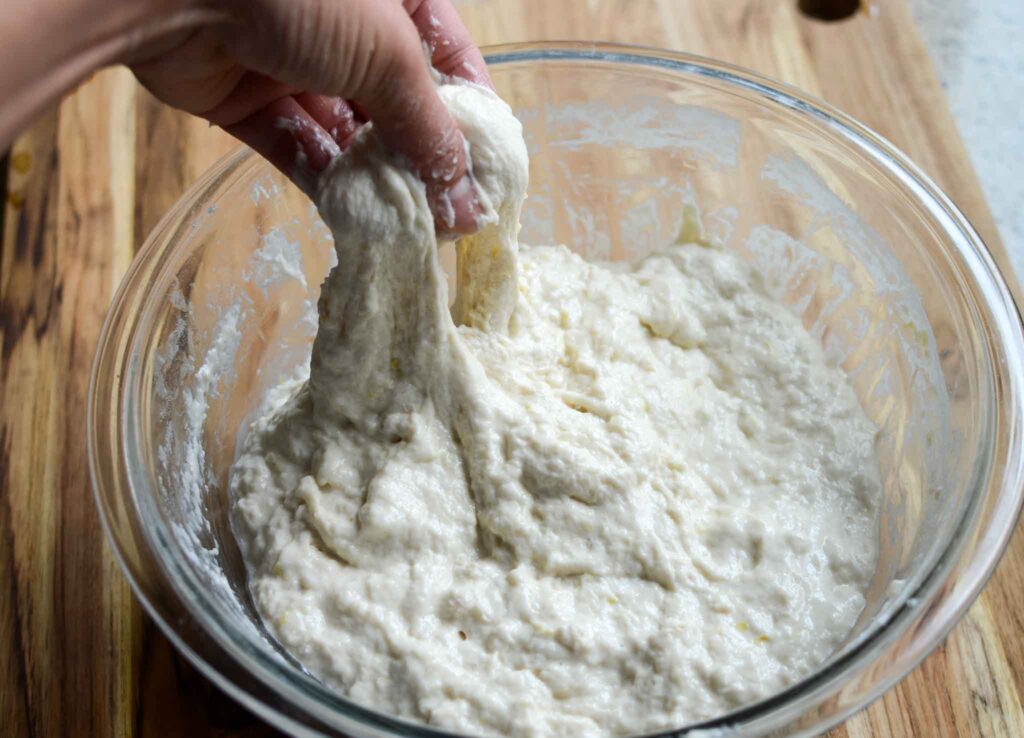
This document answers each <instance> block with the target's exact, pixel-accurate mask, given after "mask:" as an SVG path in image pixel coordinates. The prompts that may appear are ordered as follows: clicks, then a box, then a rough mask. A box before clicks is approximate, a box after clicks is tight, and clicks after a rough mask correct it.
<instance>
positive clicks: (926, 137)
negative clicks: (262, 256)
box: [0, 0, 1024, 738]
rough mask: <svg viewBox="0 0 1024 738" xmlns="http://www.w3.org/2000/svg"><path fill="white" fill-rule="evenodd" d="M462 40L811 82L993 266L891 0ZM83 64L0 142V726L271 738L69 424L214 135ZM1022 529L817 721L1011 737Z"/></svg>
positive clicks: (225, 145) (545, 18)
mask: <svg viewBox="0 0 1024 738" xmlns="http://www.w3.org/2000/svg"><path fill="white" fill-rule="evenodd" d="M463 15H464V17H465V18H466V20H467V23H468V25H469V26H470V27H471V29H472V30H473V31H474V33H475V34H476V37H477V39H478V40H479V41H480V42H481V43H496V42H502V41H518V40H531V39H532V40H536V39H541V38H549V39H556V38H577V39H587V38H589V39H606V40H617V41H625V42H635V43H646V44H650V45H656V46H664V47H669V48H676V49H685V50H689V51H693V52H696V53H700V54H706V55H708V56H714V57H719V58H722V59H726V60H729V61H732V62H735V63H737V64H741V65H744V66H747V67H750V68H753V69H756V70H759V71H761V72H763V73H765V74H768V75H771V76H774V77H777V78H781V79H783V80H785V81H787V82H790V83H792V84H794V85H797V86H799V87H801V88H803V89H805V90H808V91H810V92H812V93H814V94H816V95H819V96H821V97H822V98H824V99H826V100H828V101H829V102H831V103H833V104H835V105H836V106H838V107H839V108H841V109H843V110H845V111H847V112H849V113H851V114H853V115H854V116H855V117H857V118H859V119H860V120H862V121H864V122H865V123H867V124H868V125H869V126H871V127H872V128H874V129H875V130H877V131H879V132H880V133H882V134H883V135H884V136H886V137H887V138H889V139H890V140H891V141H893V142H894V143H895V144H896V145H897V146H899V147H900V148H902V149H903V150H904V151H905V152H907V153H908V154H910V156H911V158H913V159H914V160H915V161H916V162H917V163H918V164H919V165H921V166H922V167H923V168H924V169H925V170H926V171H927V172H928V173H929V174H931V176H932V177H934V178H935V179H936V180H937V181H938V182H939V184H940V185H941V186H942V187H944V188H945V189H946V191H947V192H948V193H949V194H950V195H952V197H953V199H954V200H955V201H956V202H957V203H958V204H959V205H960V207H961V208H962V209H963V210H964V211H965V212H966V213H967V215H968V216H969V217H970V218H971V220H972V221H973V223H974V224H975V226H976V227H977V229H978V231H979V232H980V233H981V235H982V236H983V238H984V239H985V240H986V241H987V243H988V244H989V246H990V247H991V248H992V250H993V252H994V254H995V256H996V258H997V260H998V261H999V262H1000V264H1002V265H1004V267H1006V268H1007V269H1008V267H1007V266H1006V265H1007V264H1008V262H1007V260H1006V257H1005V253H1004V251H1003V248H1002V246H1001V245H1000V242H999V238H998V236H997V233H996V231H995V227H994V225H993V222H992V218H991V216H990V215H989V212H988V209H987V208H986V205H985V203H984V201H983V199H982V197H981V194H980V191H979V188H978V184H977V182H976V180H975V177H974V174H973V172H972V170H971V167H970V165H969V163H968V160H967V157H966V155H965V153H964V150H963V147H962V145H961V143H960V141H959V139H958V137H957V135H956V132H955V129H954V126H953V123H952V121H951V119H950V116H949V114H948V112H947V111H946V108H945V104H944V101H943V99H942V93H941V89H940V87H939V85H938V83H937V82H936V80H935V78H934V74H933V71H932V68H931V65H930V63H929V61H928V58H927V56H926V53H925V50H924V49H923V47H922V45H921V42H920V40H919V39H918V37H917V35H916V34H915V32H914V31H913V29H912V27H911V21H910V17H909V14H908V12H907V10H906V8H905V7H904V5H903V0H878V2H876V3H875V4H874V6H873V10H872V12H867V11H862V12H860V13H858V14H857V15H856V16H854V17H853V18H851V19H848V20H845V21H841V22H837V23H834V24H823V23H820V22H817V21H812V20H808V19H806V18H804V17H802V16H801V15H800V13H799V12H798V10H797V2H796V0H691V1H689V2H686V1H684V0H586V1H584V0H577V1H570V2H556V1H555V0H522V1H521V2H516V1H515V0H504V2H500V3H495V2H487V1H486V0H474V1H473V2H469V3H465V4H464V7H463ZM232 145H233V144H232V143H231V141H230V140H229V139H228V138H227V137H226V136H224V135H223V134H222V133H220V132H218V131H216V130H212V129H210V128H209V127H208V126H207V125H206V124H205V123H202V122H200V121H196V120H191V119H189V118H187V117H185V116H182V115H179V114H177V113H174V112H171V111H169V110H167V109H165V108H162V107H160V106H159V105H158V104H156V103H155V102H154V101H153V100H152V99H151V98H150V97H149V96H148V95H147V94H146V93H144V92H142V91H140V90H139V89H138V87H137V86H136V85H135V83H134V82H133V80H132V78H131V76H130V74H128V73H127V72H126V71H124V70H112V71H108V72H104V73H102V74H99V75H97V76H95V77H94V78H93V79H91V80H89V81H88V82H87V83H86V84H85V85H83V86H82V87H81V88H80V89H79V90H78V91H77V92H75V93H74V94H73V95H70V96H69V97H68V98H67V99H66V100H65V101H64V102H63V103H62V104H61V105H60V106H59V108H58V109H55V110H53V111H51V112H50V113H48V114H47V115H45V116H44V117H43V118H42V119H41V120H40V121H38V123H37V124H36V125H35V126H33V128H32V129H31V130H30V131H28V132H27V133H26V134H25V135H24V136H23V137H22V138H21V139H19V141H18V142H17V143H16V144H15V146H14V148H13V150H12V153H11V156H10V158H9V162H10V164H9V172H8V182H7V192H6V203H5V216H6V217H5V218H4V228H3V241H2V244H0V319H2V324H0V345H2V354H0V362H2V363H0V735H4V736H6V735H17V736H20V735H34V736H57V735H76V736H79V735H83V736H84V735H97V736H100V735H102V736H106V735H154V736H177V735H181V736H204V735H206V736H224V737H227V736H242V735H245V736H259V735H272V734H274V733H273V731H272V730H270V729H269V728H267V727H265V726H263V725H262V724H261V723H260V722H259V721H258V720H256V719H255V718H253V717H252V716H250V715H249V714H248V713H246V712H245V711H244V710H242V709H241V708H239V707H237V706H235V705H234V704H233V703H232V702H231V701H230V700H229V699H228V698H226V697H224V696H222V695H221V694H220V693H219V692H218V691H217V690H216V689H215V688H213V687H211V686H210V685H209V684H208V683H207V682H205V680H203V679H202V678H201V677H200V676H199V675H198V674H197V673H196V672H195V670H194V669H192V668H191V667H190V666H188V665H187V663H185V662H184V660H183V659H181V658H180V657H178V656H177V654H175V653H174V651H173V650H172V649H171V647H170V646H169V645H168V643H167V642H166V641H165V640H164V639H163V637H162V636H161V635H160V634H159V633H158V632H157V630H156V629H155V627H154V626H153V625H152V624H151V623H150V622H149V621H148V620H147V619H146V618H145V617H144V616H143V615H142V614H141V613H140V609H139V606H138V605H137V604H136V603H135V602H134V601H133V599H132V596H131V593H130V591H129V589H128V586H127V584H126V583H125V581H124V579H122V577H121V576H120V574H119V572H118V569H117V566H116V563H115V561H114V559H113V556H112V554H111V552H110V550H109V548H108V547H107V546H106V544H105V542H104V540H103V534H102V531H101V530H100V528H99V523H98V520H97V515H96V512H95V510H94V507H93V501H92V497H91V493H90V489H89V481H88V473H87V469H86V457H85V438H84V422H83V417H84V407H85V390H86V382H87V376H88V369H89V365H90V361H91V358H92V353H93V348H94V345H95V341H96V337H97V334H98V331H99V328H100V325H101V322H102V320H103V315H104V311H105V309H106V306H107V304H108V301H109V299H110V296H111V294H112V291H113V290H114V288H115V286H116V284H117V282H118V279H119V278H120V276H121V275H122V273H123V272H124V270H125V268H126V267H127V265H128V263H129V260H130V259H131V256H132V253H133V251H134V249H135V248H137V247H138V245H139V244H140V243H141V242H142V240H143V239H144V237H145V236H146V234H147V233H148V232H149V230H150V229H151V228H152V227H153V226H154V225H155V223H156V221H157V219H158V218H159V217H160V216H161V214H162V213H163V212H164V211H165V210H166V209H167V208H168V207H169V206H170V205H171V203H172V202H173V201H174V200H175V199H176V198H177V197H178V196H179V195H180V194H181V193H182V192H183V191H184V189H185V188H186V187H187V186H188V185H189V183H191V182H192V181H194V180H195V178H196V177H197V176H198V174H199V173H200V172H201V171H202V170H203V169H205V168H206V167H207V166H208V165H209V164H211V163H213V162H214V161H215V160H216V159H217V158H218V157H219V156H220V155H221V154H222V153H224V152H225V151H227V150H229V149H230V148H231V147H232ZM1022 618H1024V538H1022V537H1021V536H1019V535H1018V536H1016V537H1015V538H1014V540H1013V542H1012V544H1011V547H1010V550H1009V551H1008V553H1007V555H1006V558H1005V559H1004V561H1003V563H1002V564H1001V565H1000V567H999V569H998V571H997V573H996V575H995V577H994V578H993V580H992V582H991V583H990V584H989V586H988V588H987V589H986V590H985V593H984V594H983V595H982V597H981V598H980V599H979V601H978V602H977V603H976V604H975V605H974V607H973V608H972V609H971V611H970V613H969V614H968V615H967V617H966V618H965V619H964V621H963V622H962V623H961V624H960V625H959V626H958V627H957V629H956V630H955V631H954V633H953V635H952V636H951V637H950V638H949V639H948V641H947V642H946V643H945V644H944V646H943V647H942V648H941V649H939V650H938V651H937V652H936V653H935V654H933V655H932V656H931V657H930V658H929V659H928V660H927V661H926V662H925V663H924V664H923V665H922V666H921V667H920V668H918V669H917V670H916V671H915V672H913V673H912V674H911V675H910V676H909V677H908V678H907V679H905V680H904V681H903V682H901V683H900V685H899V686H898V687H897V688H895V689H894V690H892V691H890V692H889V693H888V694H887V695H886V696H885V697H884V698H883V699H882V700H880V701H878V702H876V703H875V704H874V705H873V706H872V707H871V708H870V709H868V710H866V711H864V712H862V713H860V714H859V715H856V716H855V717H854V718H852V719H851V720H850V721H848V722H847V723H846V724H845V725H844V726H842V727H840V728H838V729H836V730H835V731H834V733H833V734H832V735H834V736H837V737H838V736H849V737H850V738H859V737H862V736H927V737H929V738H930V737H931V736H947V735H949V736H953V735H958V736H1021V735H1024V711H1022V708H1021V702H1022V699H1021V695H1022V688H1024V638H1022V635H1024V633H1022Z"/></svg>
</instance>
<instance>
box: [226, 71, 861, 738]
mask: <svg viewBox="0 0 1024 738" xmlns="http://www.w3.org/2000/svg"><path fill="white" fill-rule="evenodd" d="M441 92H442V96H443V97H444V99H445V101H446V102H447V103H448V105H449V107H450V108H451V109H452V111H453V113H454V114H455V116H456V118H457V120H459V121H460V124H461V125H462V127H463V129H464V132H465V134H466V138H467V140H468V142H469V144H470V151H471V155H472V162H473V172H474V176H475V179H476V182H477V184H478V186H479V188H480V198H481V200H482V202H483V204H484V206H485V210H486V211H487V217H486V220H487V222H488V225H487V226H486V227H485V228H484V230H483V231H482V232H481V233H480V234H479V235H478V236H476V237H474V238H472V239H468V240H466V241H464V242H462V243H461V244H460V246H459V251H460V253H459V256H460V265H459V289H458V294H457V301H456V304H455V308H454V309H453V310H452V311H450V310H449V308H448V299H447V291H446V288H445V277H444V273H443V270H442V269H441V266H440V264H439V261H438V252H437V243H436V239H435V236H434V225H433V218H432V216H431V213H430V209H429V207H428V205H427V201H426V196H425V192H424V187H423V185H422V184H421V183H420V182H419V181H418V180H417V179H416V178H415V177H413V176H412V175H411V174H410V173H408V172H407V171H406V170H405V169H404V168H403V167H402V166H401V164H400V163H399V162H397V161H395V160H394V159H393V158H392V157H391V156H390V155H389V154H388V153H387V152H385V151H384V150H382V148H381V147H380V146H379V145H378V143H377V141H376V139H375V137H374V136H373V134H372V131H370V132H368V133H364V134H361V135H360V136H359V137H358V140H357V141H356V143H355V144H354V146H353V148H352V149H351V150H350V151H349V152H348V153H347V154H346V155H345V156H343V157H341V158H340V159H339V160H338V161H337V162H336V163H335V165H333V169H332V170H331V171H330V173H329V175H328V176H327V177H326V178H325V185H324V187H323V189H322V190H321V192H320V194H319V197H318V203H319V207H320V211H321V213H322V215H323V218H324V220H325V222H326V223H327V224H328V225H329V226H330V227H331V229H332V231H333V233H334V236H335V241H336V247H337V251H338V262H339V264H338V267H337V268H336V269H335V270H334V271H333V272H332V273H331V275H330V276H329V277H328V279H327V282H326V283H325V285H324V288H323V293H322V298H321V303H320V328H319V333H318V336H317V339H316V343H315V347H314V352H313V360H312V367H311V373H310V378H309V381H308V383H304V384H302V385H301V386H298V387H296V388H295V389H294V391H293V392H292V394H291V395H290V398H289V399H288V400H287V402H285V403H284V404H283V405H282V406H281V407H280V408H278V409H277V410H276V411H275V412H273V413H271V414H270V415H269V416H267V417H265V418H263V419H261V420H260V421H259V422H258V423H257V424H256V425H255V427H254V429H253V431H252V433H251V435H250V436H249V438H248V441H247V443H246V446H245V448H244V451H243V453H242V455H241V456H240V458H239V459H238V461H237V463H236V466H235V469H234V474H233V485H234V490H235V494H236V495H237V506H236V520H235V522H236V528H237V532H238V536H239V539H240V541H241V544H242V548H243V552H244V554H245V557H246V560H247V562H248V564H249V567H250V575H251V577H250V581H251V587H252V592H253V595H254V598H255V601H256V604H257V606H258V608H259V610H260V612H261V613H262V614H263V616H264V618H265V620H266V622H267V624H268V626H269V627H270V629H271V630H272V632H273V633H274V634H275V635H276V636H277V638H278V639H279V640H280V642H281V643H282V644H283V645H284V647H285V648H287V649H288V650H289V651H290V652H291V653H292V654H293V655H294V656H295V658H296V659H297V660H298V661H300V662H301V663H302V664H303V665H305V666H306V667H307V668H308V669H309V670H310V671H311V672H313V673H314V674H316V675H317V676H319V677H320V678H322V679H323V680H324V681H325V682H326V683H328V684H330V685H333V686H335V687H336V688H337V689H338V690H340V691H341V692H342V693H344V694H345V695H347V696H349V697H351V698H352V699H353V700H355V701H357V702H359V703H361V704H363V705H367V706H370V707H373V708H375V709H378V710H380V711H383V712H386V713H390V714H393V715H398V716H401V717H405V718H410V719H414V720H419V721H424V722H427V723H431V724H434V725H437V726H442V727H446V728H451V729H454V730H457V731H459V732H465V733H485V734H494V735H510V736H599V735H619V734H629V733H640V732H644V731H651V730H655V729H658V728H669V727H676V726H679V725H682V724H684V723H687V722H690V721H694V720H699V719H704V718H709V717H712V716H715V715H717V714H721V713H723V712H726V711H728V710H730V709H732V708H735V707H738V706H740V705H742V704H745V703H749V702H751V701H753V700H756V699H758V698H761V697H765V696H767V695H769V694H771V693H772V692H775V691H777V690H779V689H781V688H783V687H785V686H787V685H789V684H791V683H793V682H794V681H795V680H797V679H799V678H801V677H803V676H806V675H808V674H809V673H810V672H811V671H813V670H814V669H815V668H816V667H817V666H819V665H820V664H821V663H822V662H823V661H824V660H825V659H826V658H827V657H828V656H829V655H830V653H832V652H833V650H834V649H835V648H836V646H837V645H838V644H839V643H840V642H841V641H842V640H843V638H844V637H845V635H846V634H847V633H848V632H849V630H850V628H851V626H852V624H853V623H854V621H855V619H856V618H857V615H858V614H859V612H860V610H861V609H862V607H863V604H864V598H863V594H862V593H863V592H864V590H865V589H866V586H867V583H868V580H869V578H870V576H871V574H872V572H873V568H874V565H875V560H876V556H877V548H876V539H877V532H876V526H877V523H876V507H877V504H878V498H879V495H880V483H879V477H878V462H877V459H876V455H875V450H874V439H875V428H874V427H873V426H872V425H871V423H870V422H869V421H868V420H867V419H866V418H865V416H864V414H863V412H862V410H861V408H860V406H859V404H858V402H857V398H856V397H855V395H854V393H853V391H852V389H851V388H850V386H849V385H848V383H847V381H846V378H845V377H844V375H843V373H842V372H841V371H840V370H839V369H837V368H835V367H832V366H829V365H828V364H827V363H826V361H825V360H824V358H823V356H822V352H821V350H820V348H819V346H818V345H817V344H816V342H815V341H814V340H813V339H812V338H811V337H810V336H809V335H808V334H807V333H806V332H805V331H804V329H803V327H802V326H801V324H800V321H799V320H798V319H797V318H796V317H795V316H793V315H792V314H790V313H789V312H788V311H787V310H786V309H785V308H783V307H782V306H781V305H779V304H777V303H775V302H773V301H772V300H771V299H769V298H768V297H767V296H766V294H765V291H764V289H763V288H762V286H761V285H760V282H759V279H758V275H757V274H755V273H754V272H753V271H752V270H751V269H750V268H748V267H747V266H746V265H744V264H743V263H742V262H740V261H739V260H738V259H737V258H735V257H733V256H731V255H730V254H727V253H725V252H723V251H720V250H716V249H711V248H707V247H704V246H699V245H694V244H689V245H679V246H673V247H672V248H670V249H668V250H666V251H665V252H664V253H662V254H659V255H655V256H652V257H650V258H648V259H647V260H645V261H644V262H643V263H641V264H639V265H637V266H635V268H631V269H630V268H626V267H623V266H621V265H620V266H615V267H612V266H610V265H600V264H592V263H587V262H585V261H583V260H582V259H581V258H579V257H578V256H576V255H574V254H572V253H571V252H569V251H568V250H567V249H565V248H563V247H537V248H528V247H524V248H523V250H522V251H521V252H519V253H518V254H517V251H518V246H517V244H516V231H517V219H518V213H519V207H520V204H521V202H522V198H523V195H524V192H525V189H526V169H527V158H526V152H525V147H524V145H523V141H522V136H521V130H520V128H519V125H518V123H517V121H516V120H515V118H514V117H513V116H512V114H511V112H510V111H509V110H508V108H507V106H505V105H504V104H503V103H502V102H500V101H499V100H497V99H496V98H495V97H493V96H492V95H490V94H489V93H485V92H482V91H479V90H477V89H474V88H471V87H468V86H447V87H443V88H441ZM453 314H454V316H455V320H454V321H453V318H452V315H453ZM456 325H458V327H456Z"/></svg>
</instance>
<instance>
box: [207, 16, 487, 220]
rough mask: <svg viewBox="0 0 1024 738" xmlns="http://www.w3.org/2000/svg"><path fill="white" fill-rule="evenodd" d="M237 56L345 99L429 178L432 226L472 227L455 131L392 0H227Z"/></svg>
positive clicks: (472, 207)
mask: <svg viewBox="0 0 1024 738" xmlns="http://www.w3.org/2000/svg"><path fill="white" fill-rule="evenodd" d="M233 4H234V13H233V14H234V15H235V17H237V18H238V19H239V21H240V22H241V23H242V25H243V28H242V29H237V28H236V29H233V30H232V29H228V30H227V32H226V33H225V34H224V41H225V43H226V44H227V45H228V48H229V49H230V50H231V51H232V53H233V54H234V55H235V56H237V57H238V59H239V61H240V62H242V63H243V64H245V65H246V66H247V67H249V68H251V69H254V70H256V71H258V72H261V73H263V74H265V75H267V76H270V77H273V78H274V79H277V80H280V81H281V82H284V83H287V84H289V85H294V86H296V87H298V88H301V89H305V90H308V91H310V92H314V93H319V94H322V95H330V96H334V97H340V98H344V99H348V100H352V101H353V102H354V103H355V104H356V106H357V107H358V108H359V109H360V111H361V112H362V113H364V114H365V116H366V117H367V118H369V119H370V120H371V121H373V124H374V127H375V128H376V129H377V133H378V135H379V136H380V138H381V140H382V141H383V142H384V143H385V144H386V145H387V146H388V147H390V148H392V149H394V150H395V151H398V152H400V153H401V154H403V155H405V156H406V158H408V160H409V162H410V163H411V165H412V167H413V169H414V171H416V173H417V174H418V175H419V176H420V177H421V178H422V179H423V181H424V182H425V183H426V185H427V194H428V198H429V199H430V202H431V206H432V208H433V209H434V213H435V218H436V220H437V222H438V224H439V226H441V227H444V228H446V229H449V230H455V231H458V232H463V233H465V232H470V231H472V230H475V227H476V223H475V221H476V215H477V214H478V212H479V206H478V205H477V203H476V197H475V195H474V192H473V187H472V184H471V182H470V180H469V177H468V172H467V166H466V154H465V149H464V144H463V139H462V134H461V132H460V131H459V129H458V126H457V125H456V124H455V121H454V120H453V119H452V117H451V115H450V114H449V113H448V110H447V108H446V107H445V106H444V104H443V103H442V102H441V99H440V97H439V96H438V94H437V89H436V87H435V85H434V81H433V79H432V78H431V74H430V70H429V68H428V66H427V62H426V59H425V58H424V52H423V46H422V41H421V40H420V36H419V33H418V32H417V30H416V27H415V25H414V23H413V21H412V19H411V18H410V17H409V15H408V14H407V13H406V12H405V10H404V8H403V7H402V5H401V3H400V2H398V0H345V1H344V2H338V1H337V0H255V2H253V1H252V0H234V3H233Z"/></svg>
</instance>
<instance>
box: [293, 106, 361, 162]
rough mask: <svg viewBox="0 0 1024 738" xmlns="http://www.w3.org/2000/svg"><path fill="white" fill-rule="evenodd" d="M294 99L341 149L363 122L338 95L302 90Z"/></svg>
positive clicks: (345, 146) (346, 144) (344, 147)
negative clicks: (330, 95) (332, 95)
mask: <svg viewBox="0 0 1024 738" xmlns="http://www.w3.org/2000/svg"><path fill="white" fill-rule="evenodd" d="M295 101H296V102H298V103H299V105H301V106H302V107H303V108H304V109H305V110H306V111H307V112H308V113H309V114H310V116H312V118H313V120H315V121H316V122H317V123H318V124H319V125H320V127H321V128H323V129H324V130H325V131H326V132H327V134H328V135H329V136H330V137H331V138H332V139H334V142H335V143H337V144H338V147H339V148H340V149H341V150H342V151H344V150H345V149H346V148H348V145H349V142H350V141H351V140H352V137H353V136H354V135H356V131H358V130H359V126H361V125H362V124H363V122H364V121H363V120H362V119H361V118H360V117H358V116H357V115H356V113H355V111H353V110H352V106H351V105H349V104H348V103H347V102H346V101H344V100H342V99H341V98H340V97H327V96H325V95H314V94H313V93H311V92H303V93H301V94H298V95H296V96H295Z"/></svg>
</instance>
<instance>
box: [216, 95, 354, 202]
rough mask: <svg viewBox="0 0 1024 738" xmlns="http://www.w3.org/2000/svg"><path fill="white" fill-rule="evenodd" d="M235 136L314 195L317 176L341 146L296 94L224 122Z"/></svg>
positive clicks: (339, 150) (226, 127)
mask: <svg viewBox="0 0 1024 738" xmlns="http://www.w3.org/2000/svg"><path fill="white" fill-rule="evenodd" d="M224 129H225V130H226V131H227V132H228V133H230V134H231V135H232V136H234V137H235V138H237V139H238V140H240V141H242V142H243V143H245V144H247V145H249V146H250V147H251V148H252V149H254V150H255V151H256V152H257V153H259V154H260V155H261V156H263V157H264V158H266V159H267V160H268V161H269V162H270V163H271V164H273V165H274V166H275V167H277V168H278V169H280V170H281V171H282V172H284V173H285V174H286V175H287V176H288V178H289V179H291V180H292V181H293V182H295V183H296V184H297V185H298V186H299V187H300V188H302V190H303V191H304V192H305V193H306V194H309V195H311V194H313V192H314V190H315V182H316V175H317V174H319V173H320V172H322V171H323V170H324V169H326V168H327V165H328V164H330V163H331V160H332V159H334V157H336V156H337V155H338V154H339V153H341V149H340V147H339V146H338V143H337V142H336V141H335V140H334V139H333V138H331V136H330V135H329V134H328V133H327V131H325V130H324V128H323V127H322V126H321V125H320V124H319V123H318V122H317V121H316V120H315V119H314V118H313V116H312V115H311V114H310V112H309V111H308V110H306V109H305V108H304V107H303V106H302V105H300V104H299V102H298V101H297V100H296V99H295V98H294V97H292V96H290V95H288V96H285V97H282V98H280V99H278V100H274V101H273V102H271V103H269V104H267V105H265V106H263V107H262V108H260V109H259V110H257V111H256V112H254V113H251V114H250V115H248V116H247V117H245V118H243V119H242V120H240V121H238V122H236V123H232V124H226V125H224Z"/></svg>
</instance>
